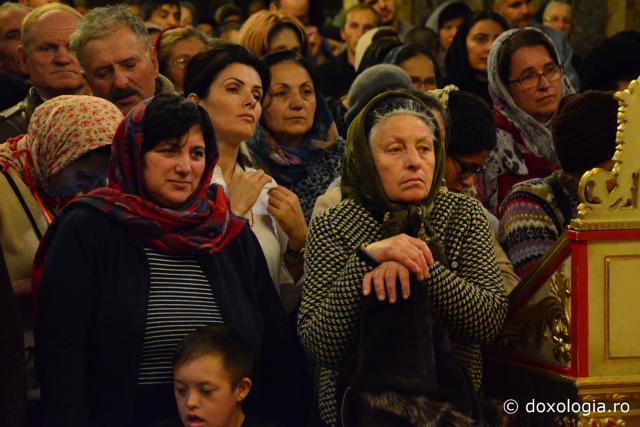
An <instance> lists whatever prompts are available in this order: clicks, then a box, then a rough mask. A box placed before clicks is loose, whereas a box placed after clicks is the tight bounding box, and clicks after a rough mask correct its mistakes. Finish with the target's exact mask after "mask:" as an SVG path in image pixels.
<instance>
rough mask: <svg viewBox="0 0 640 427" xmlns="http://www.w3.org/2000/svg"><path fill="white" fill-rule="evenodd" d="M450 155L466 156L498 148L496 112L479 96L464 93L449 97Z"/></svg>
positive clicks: (448, 152) (457, 91)
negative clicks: (494, 115)
mask: <svg viewBox="0 0 640 427" xmlns="http://www.w3.org/2000/svg"><path fill="white" fill-rule="evenodd" d="M447 110H448V115H447V121H448V123H447V125H448V126H447V127H448V130H449V133H448V135H447V154H451V155H454V156H459V155H462V156H465V155H473V154H477V153H479V152H481V151H491V150H493V149H494V148H495V147H496V122H495V119H494V117H493V112H492V111H491V109H490V108H489V106H488V105H487V103H486V102H484V100H483V99H482V98H480V97H479V96H477V95H475V94H473V93H471V92H465V91H459V90H456V91H453V92H451V93H449V102H448V103H447Z"/></svg>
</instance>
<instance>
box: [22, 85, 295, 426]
mask: <svg viewBox="0 0 640 427" xmlns="http://www.w3.org/2000/svg"><path fill="white" fill-rule="evenodd" d="M112 153H113V159H112V163H111V167H110V171H109V187H108V188H104V189H98V190H95V191H93V192H91V193H89V194H87V195H86V196H85V197H82V198H79V199H77V200H76V201H74V202H72V203H71V204H69V205H68V206H67V208H66V209H65V210H64V211H63V212H62V213H61V214H60V216H59V217H58V218H56V221H55V222H54V223H53V224H52V226H51V227H50V228H49V230H48V231H47V235H46V236H45V237H44V239H43V242H42V244H41V245H40V248H39V249H38V253H37V254H36V260H35V267H34V280H36V281H37V279H38V278H39V277H41V280H40V282H39V290H38V293H39V295H38V297H39V299H38V318H37V322H38V323H37V325H36V367H37V368H38V372H39V378H40V384H41V387H42V400H43V406H44V417H45V419H46V420H47V421H48V425H51V426H81V425H82V426H86V425H92V426H115V425H134V424H135V425H154V423H155V422H158V421H160V420H164V419H167V418H173V417H176V416H177V411H176V406H175V403H174V390H173V370H172V358H173V353H174V351H175V349H176V347H177V345H178V343H179V342H180V341H181V339H182V338H183V337H184V336H186V335H187V334H188V333H190V332H192V331H194V330H195V329H196V328H198V327H201V326H204V325H208V324H225V325H227V326H229V327H230V328H232V329H233V330H234V331H235V332H236V333H238V334H239V335H240V336H241V337H242V338H243V340H244V341H245V342H246V343H247V345H248V346H249V347H250V348H251V351H252V352H253V356H254V357H255V360H256V362H257V363H256V370H255V377H254V378H253V379H254V380H255V386H256V388H254V389H253V390H252V393H251V394H252V395H253V399H252V401H251V402H248V406H247V408H246V409H247V412H248V413H249V414H256V413H258V414H261V415H266V416H270V415H273V414H286V412H285V411H284V410H283V408H282V406H283V405H286V403H287V402H291V400H290V399H287V397H286V396H284V395H283V393H284V392H286V393H292V394H293V393H297V392H298V390H297V389H296V387H295V386H294V385H292V384H291V383H292V382H295V381H297V379H296V378H295V376H296V375H299V373H298V372H297V371H296V370H295V366H296V361H295V354H296V353H295V351H291V346H292V345H294V342H295V341H294V340H295V337H294V336H293V333H292V331H289V330H288V328H287V327H286V317H285V314H284V310H283V309H282V306H281V304H280V301H279V299H278V295H277V293H276V292H275V290H274V287H273V285H272V283H271V279H270V276H269V270H268V268H267V265H266V262H265V260H264V256H263V255H262V252H261V251H260V246H259V245H258V242H257V241H256V239H255V237H254V235H253V234H252V233H251V231H250V230H249V228H248V227H247V226H246V222H245V221H244V220H243V219H240V218H237V217H234V216H233V215H231V214H230V212H229V210H228V204H227V200H226V198H225V196H224V192H223V190H222V188H220V187H218V188H217V191H213V192H212V193H211V194H210V195H209V196H208V195H207V190H208V187H209V183H210V181H211V175H212V173H213V168H214V165H215V164H216V159H217V157H218V151H217V148H216V143H215V136H214V131H213V128H212V126H211V122H210V120H209V118H208V115H207V113H206V112H205V111H204V110H203V109H202V108H201V107H198V106H197V105H195V104H194V103H191V102H189V101H187V100H185V99H183V98H181V97H179V96H178V95H175V94H161V95H158V96H156V97H154V98H151V99H150V100H147V101H145V102H143V103H142V104H140V105H138V106H137V107H136V108H134V109H133V110H132V111H131V112H129V114H128V115H127V117H126V118H125V120H124V121H123V122H122V123H121V125H120V127H119V128H118V131H117V132H116V135H115V137H114V140H113V147H112ZM292 367H293V368H294V369H293V370H292V369H291V368H292ZM265 390H268V393H265ZM281 391H282V392H281ZM254 393H255V394H254ZM183 422H185V423H186V422H187V420H183Z"/></svg>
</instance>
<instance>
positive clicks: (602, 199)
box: [570, 80, 640, 230]
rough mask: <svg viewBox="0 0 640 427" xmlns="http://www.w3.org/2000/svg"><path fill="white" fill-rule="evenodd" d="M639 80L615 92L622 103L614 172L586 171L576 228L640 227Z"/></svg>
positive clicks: (574, 227)
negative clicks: (639, 198)
mask: <svg viewBox="0 0 640 427" xmlns="http://www.w3.org/2000/svg"><path fill="white" fill-rule="evenodd" d="M639 85H640V82H639V80H634V81H633V82H631V84H630V85H629V87H628V88H627V89H626V90H624V91H621V92H616V94H615V97H616V99H617V100H618V101H619V103H620V107H619V109H618V131H617V132H616V151H615V153H614V155H613V159H612V160H613V161H614V162H615V163H614V166H613V169H612V171H611V172H609V171H607V170H605V169H601V168H595V169H592V170H590V171H587V172H586V173H585V174H584V175H583V176H582V178H581V179H580V184H579V186H578V197H579V198H580V202H581V203H580V205H579V206H578V217H577V218H576V219H574V220H572V221H571V224H570V228H572V229H575V230H613V229H638V228H640V209H639V206H638V191H639V181H640V120H638V118H640V87H639Z"/></svg>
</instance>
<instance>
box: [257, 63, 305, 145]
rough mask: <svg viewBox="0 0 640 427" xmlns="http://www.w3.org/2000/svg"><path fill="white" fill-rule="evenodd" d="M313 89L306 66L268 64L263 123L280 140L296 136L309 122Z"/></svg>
mask: <svg viewBox="0 0 640 427" xmlns="http://www.w3.org/2000/svg"><path fill="white" fill-rule="evenodd" d="M315 114H316V93H315V89H314V86H313V81H312V80H311V76H310V75H309V73H308V72H307V70H306V69H305V68H304V67H303V66H301V65H299V64H296V63H291V62H289V63H283V64H276V65H274V66H273V67H271V87H270V88H269V93H268V94H267V97H266V99H265V110H264V114H263V116H264V125H265V127H266V128H267V129H268V130H269V131H270V132H271V133H272V134H273V135H274V136H275V137H276V139H278V142H280V143H285V144H286V143H287V141H290V140H294V141H295V140H300V139H301V138H302V136H303V135H304V134H305V133H306V132H307V131H308V130H309V129H311V127H312V126H313V119H314V117H315Z"/></svg>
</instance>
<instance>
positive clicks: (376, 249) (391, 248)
mask: <svg viewBox="0 0 640 427" xmlns="http://www.w3.org/2000/svg"><path fill="white" fill-rule="evenodd" d="M365 249H366V250H367V252H368V253H369V255H371V256H372V257H373V259H375V260H376V261H377V262H379V263H383V262H385V261H396V262H398V263H400V264H402V265H403V266H404V267H406V268H407V269H408V270H409V271H410V272H411V273H413V274H415V275H416V278H417V279H418V280H426V279H427V278H428V277H429V266H430V265H431V264H433V255H432V254H431V250H429V246H428V245H427V244H426V243H425V242H423V241H422V240H420V239H416V238H415V237H411V236H408V235H406V234H404V233H403V234H398V235H396V236H393V237H389V238H388V239H384V240H380V241H378V242H374V243H371V244H370V245H369V246H367V247H365Z"/></svg>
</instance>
